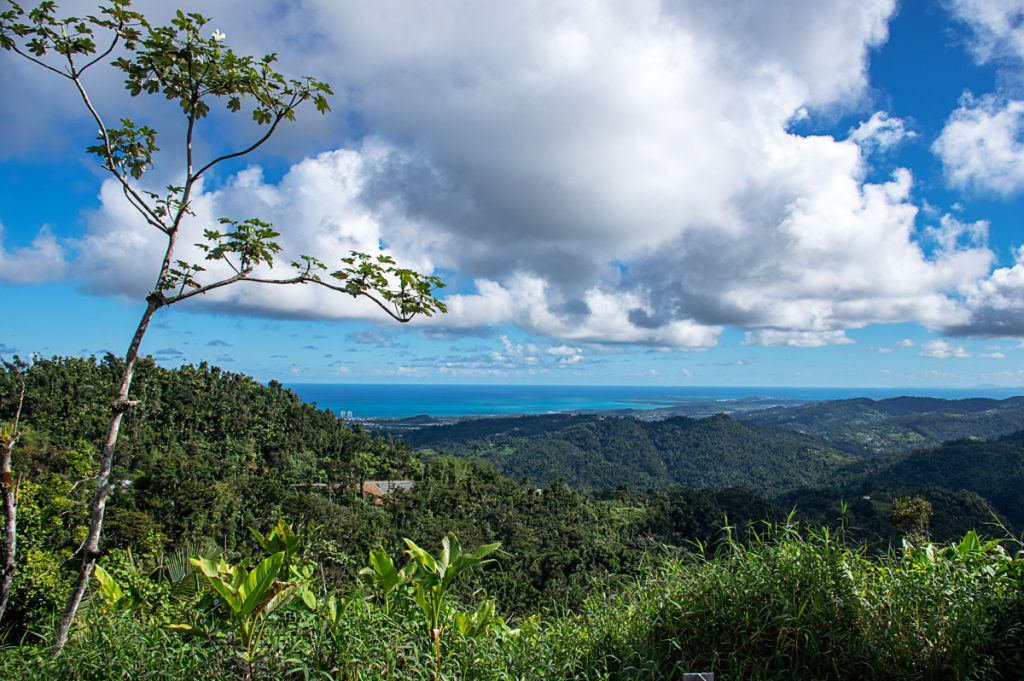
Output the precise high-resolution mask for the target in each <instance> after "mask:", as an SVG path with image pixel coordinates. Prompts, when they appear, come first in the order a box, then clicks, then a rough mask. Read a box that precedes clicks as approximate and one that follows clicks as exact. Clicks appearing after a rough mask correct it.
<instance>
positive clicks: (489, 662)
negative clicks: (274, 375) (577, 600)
mask: <svg viewBox="0 0 1024 681" xmlns="http://www.w3.org/2000/svg"><path fill="white" fill-rule="evenodd" d="M1006 547H1007V548H1012V551H1010V552H1008V551H1007V550H1006V549H1005V548H1004V547H1003V546H1002V545H999V544H996V543H986V544H983V543H982V542H980V541H978V539H977V537H976V536H974V535H973V534H970V535H968V536H967V537H966V538H965V539H964V541H963V542H961V543H959V544H956V545H950V546H946V547H934V546H933V547H922V548H913V547H908V548H906V549H905V550H903V551H899V552H892V553H890V554H888V555H885V556H882V557H872V556H869V555H867V554H866V553H865V552H864V551H863V550H862V549H858V548H851V547H848V546H847V545H846V543H845V541H844V538H843V535H842V533H841V532H840V533H839V534H838V535H837V534H829V533H828V532H825V531H805V530H801V529H800V528H798V527H796V526H795V525H792V524H783V525H779V526H774V527H768V526H765V527H764V528H763V530H761V531H760V532H759V533H755V534H754V535H753V536H752V537H750V538H747V540H746V541H744V542H742V543H741V542H737V541H734V540H733V539H732V537H726V539H725V540H724V541H723V542H722V543H721V544H720V545H719V546H718V547H717V548H716V549H715V550H714V551H704V550H695V551H692V552H690V553H688V554H686V555H684V556H683V557H682V558H679V559H675V560H670V561H665V562H663V563H661V564H659V565H657V566H656V567H654V568H652V569H650V570H649V571H648V573H647V574H645V575H644V576H642V577H639V578H637V579H635V580H634V581H633V582H632V583H630V584H627V585H625V586H617V587H616V588H614V589H612V588H609V589H607V590H605V591H603V592H599V593H597V594H596V595H594V596H592V597H591V598H589V599H588V600H587V601H586V603H585V604H584V606H583V607H582V608H580V609H579V610H578V611H575V612H560V613H547V614H545V615H543V616H542V617H541V618H540V619H539V621H537V620H532V621H528V622H520V623H518V624H517V623H515V622H513V623H512V626H513V627H516V626H518V625H522V626H521V627H520V630H519V631H517V632H514V633H507V632H506V633H500V634H494V635H491V636H483V637H472V638H471V637H464V636H461V635H460V634H459V633H458V632H457V631H455V630H454V628H452V629H450V630H448V633H447V634H446V637H445V638H444V639H443V640H442V647H441V670H440V671H441V674H440V677H441V678H444V679H523V680H526V679H650V680H652V681H653V680H654V679H674V678H681V677H682V674H683V673H684V672H687V671H715V672H716V673H717V674H718V678H720V679H773V680H774V679H780V680H781V679H786V680H793V679H864V678H870V679H882V680H885V679H949V678H956V679H1011V678H1019V677H1020V669H1021V668H1022V664H1024V625H1022V622H1024V560H1022V559H1021V557H1019V556H1017V555H1013V554H1014V553H1015V552H1016V551H1017V550H1018V549H1019V548H1020V546H1019V544H1013V545H1012V547H1011V545H1010V544H1007V545H1006ZM414 608H415V605H414V604H411V603H405V604H404V605H403V604H398V607H395V608H392V609H390V610H389V611H387V612H386V611H385V610H384V609H383V608H382V607H381V606H380V605H379V604H378V603H377V602H375V601H374V600H372V599H371V598H369V597H368V595H367V596H366V597H363V596H362V595H357V596H356V598H355V599H354V600H352V602H351V604H350V605H349V607H348V608H347V609H345V611H344V614H343V615H342V616H341V617H340V618H339V619H338V621H337V623H336V626H334V627H333V629H332V628H331V627H328V626H326V624H325V622H324V621H323V620H322V619H321V618H319V617H318V616H317V615H316V614H315V613H312V612H310V611H308V610H305V609H303V608H302V607H301V606H296V607H294V608H292V609H290V610H288V611H286V612H283V613H281V614H279V615H275V616H274V617H273V618H272V619H271V620H270V623H269V624H268V628H267V633H266V635H265V638H264V653H263V655H262V657H261V658H260V660H259V661H258V662H257V663H256V664H254V665H253V666H251V667H249V668H245V667H244V666H243V665H242V663H241V662H240V661H239V660H238V659H237V656H235V655H234V654H233V652H232V641H230V640H229V638H225V637H229V636H230V634H228V633H227V632H222V633H220V634H215V635H213V636H211V637H210V638H198V637H196V638H187V637H182V636H181V635H180V634H177V633H175V632H172V631H169V630H167V629H164V628H162V627H160V626H159V624H158V622H156V621H155V620H153V619H152V618H149V619H146V618H141V619H140V618H138V617H135V616H132V615H131V614H109V613H102V612H100V611H99V610H98V609H94V610H93V611H92V612H91V613H90V615H89V617H88V619H87V620H86V622H85V623H84V626H83V627H82V628H81V630H80V631H79V633H78V635H77V636H76V638H74V639H73V640H72V642H71V643H70V644H69V645H68V647H67V649H66V650H65V654H64V657H62V658H61V659H59V660H56V661H53V660H50V659H48V658H47V657H46V655H45V650H44V649H43V648H39V647H33V646H31V645H25V646H21V647H9V648H6V649H3V650H0V678H11V679H14V678H19V679H20V678H59V679H108V678H132V679H138V678H146V679H181V678H242V677H244V676H246V675H249V676H251V677H255V678H266V679H279V678H296V679H346V680H348V679H432V678H435V674H436V669H435V661H434V654H433V649H432V646H433V642H432V641H431V640H430V639H429V637H428V636H427V635H426V634H425V633H424V631H423V626H422V622H418V621H417V619H416V616H417V613H416V611H415V609H414Z"/></svg>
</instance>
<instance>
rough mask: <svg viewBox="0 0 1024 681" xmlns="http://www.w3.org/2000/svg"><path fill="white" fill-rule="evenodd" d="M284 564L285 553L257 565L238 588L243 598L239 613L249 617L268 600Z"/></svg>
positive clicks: (275, 555) (277, 554) (276, 554)
mask: <svg viewBox="0 0 1024 681" xmlns="http://www.w3.org/2000/svg"><path fill="white" fill-rule="evenodd" d="M283 563H284V552H283V551H281V552H279V553H275V554H274V555H272V556H270V557H269V558H267V559H266V560H264V561H263V562H262V563H260V564H259V565H257V566H256V567H255V568H254V569H253V571H252V572H250V573H249V574H248V576H247V577H246V578H245V581H244V582H242V584H241V586H239V587H238V594H239V596H240V597H241V607H240V608H239V611H240V612H241V613H242V614H243V616H248V614H249V613H251V612H252V611H254V610H255V609H256V608H257V607H259V605H260V604H261V603H263V602H264V601H266V600H267V598H268V597H269V596H270V594H271V593H272V592H273V588H274V582H275V581H276V580H277V575H278V573H279V572H280V571H281V565H282V564H283Z"/></svg>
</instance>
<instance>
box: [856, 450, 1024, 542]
mask: <svg viewBox="0 0 1024 681" xmlns="http://www.w3.org/2000/svg"><path fill="white" fill-rule="evenodd" d="M859 485H860V486H861V487H863V488H870V487H885V486H890V487H892V486H896V485H899V486H902V487H921V488H925V487H937V488H945V489H948V490H956V491H960V490H963V491H966V492H970V493H974V494H977V495H979V496H981V497H984V498H985V499H986V500H988V501H989V502H991V504H992V506H993V507H994V509H995V510H996V511H997V512H998V513H1000V514H1001V515H1003V516H1004V517H1005V518H1006V519H1007V520H1009V521H1010V522H1011V523H1012V524H1013V525H1014V526H1015V527H1024V430H1022V431H1019V432H1017V433H1014V434H1012V435H1007V436H1004V437H1001V438H999V439H998V440H994V441H990V442H981V441H977V440H956V441H953V442H947V443H945V444H943V445H942V446H940V447H935V448H931V449H922V450H917V451H914V452H911V453H910V454H907V455H904V456H901V457H897V458H895V459H894V460H893V461H891V462H890V463H888V464H887V465H885V466H884V467H882V468H881V469H880V470H878V471H876V472H872V473H869V474H867V475H866V476H864V478H863V479H862V480H861V481H860V482H859Z"/></svg>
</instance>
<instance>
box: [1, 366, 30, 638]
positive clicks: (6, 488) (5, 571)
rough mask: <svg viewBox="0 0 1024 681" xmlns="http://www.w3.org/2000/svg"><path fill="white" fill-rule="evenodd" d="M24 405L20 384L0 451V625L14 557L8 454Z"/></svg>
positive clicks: (14, 495) (13, 488)
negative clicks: (0, 527) (0, 543)
mask: <svg viewBox="0 0 1024 681" xmlns="http://www.w3.org/2000/svg"><path fill="white" fill-rule="evenodd" d="M24 402H25V381H24V379H22V382H21V393H20V394H19V395H18V408H17V409H16V410H15V412H14V422H13V425H12V427H11V434H10V437H8V438H7V440H6V441H5V442H3V443H0V447H2V448H3V452H2V454H0V489H2V490H3V495H4V555H3V564H2V565H0V621H3V618H4V611H5V610H7V601H8V600H10V598H11V586H12V585H13V584H14V566H15V565H16V558H17V555H18V485H17V483H16V482H14V476H13V474H12V473H11V452H13V451H14V445H16V444H17V443H18V438H19V437H20V436H21V433H20V432H19V431H18V420H19V419H20V418H21V406H22V404H24Z"/></svg>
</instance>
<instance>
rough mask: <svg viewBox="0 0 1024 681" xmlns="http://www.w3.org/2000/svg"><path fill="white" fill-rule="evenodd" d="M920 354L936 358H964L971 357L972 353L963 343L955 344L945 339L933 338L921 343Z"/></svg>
mask: <svg viewBox="0 0 1024 681" xmlns="http://www.w3.org/2000/svg"><path fill="white" fill-rule="evenodd" d="M920 355H921V356H922V357H931V358H934V359H949V358H950V357H956V358H959V359H963V358H967V357H970V356H971V353H970V352H968V351H967V348H965V347H964V346H962V345H955V344H953V343H949V342H947V341H943V340H931V341H927V342H925V343H922V344H921V352H920Z"/></svg>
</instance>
